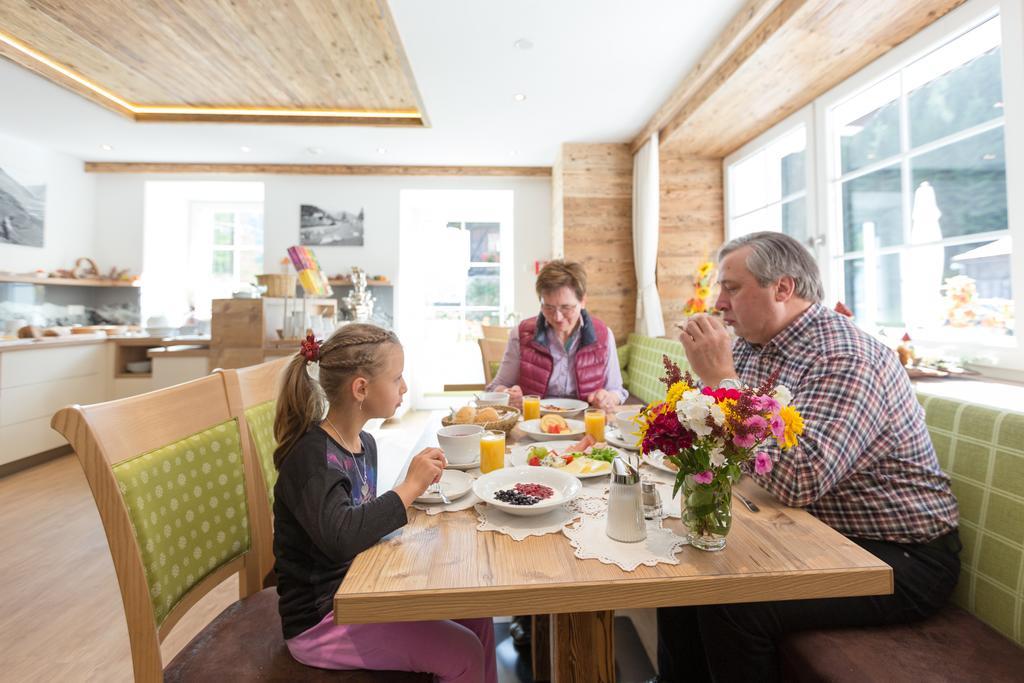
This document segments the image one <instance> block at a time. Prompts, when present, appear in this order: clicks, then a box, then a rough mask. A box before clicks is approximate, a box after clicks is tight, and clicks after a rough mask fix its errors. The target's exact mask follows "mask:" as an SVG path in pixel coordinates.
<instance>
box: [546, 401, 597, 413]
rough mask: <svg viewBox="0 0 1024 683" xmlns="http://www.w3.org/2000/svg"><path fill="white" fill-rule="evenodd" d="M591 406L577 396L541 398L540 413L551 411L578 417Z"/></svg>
mask: <svg viewBox="0 0 1024 683" xmlns="http://www.w3.org/2000/svg"><path fill="white" fill-rule="evenodd" d="M589 407H590V404H589V403H587V402H586V401H580V400H578V399H575V398H542V399H541V400H540V414H541V415H548V414H549V413H551V414H555V415H561V416H562V417H576V416H577V415H579V414H580V413H582V412H583V411H584V410H586V409H587V408H589Z"/></svg>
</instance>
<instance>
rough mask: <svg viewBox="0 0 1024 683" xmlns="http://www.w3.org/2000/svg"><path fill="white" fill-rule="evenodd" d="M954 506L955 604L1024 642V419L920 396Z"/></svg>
mask: <svg viewBox="0 0 1024 683" xmlns="http://www.w3.org/2000/svg"><path fill="white" fill-rule="evenodd" d="M918 400H919V401H921V404H922V405H923V406H924V409H925V420H926V422H927V424H928V432H929V433H930V434H931V438H932V443H933V444H935V452H936V454H938V457H939V463H940V464H941V465H942V469H943V470H945V471H946V472H947V473H948V474H949V476H950V477H951V478H952V480H953V483H952V486H953V493H955V494H956V497H957V500H958V501H959V503H960V538H961V540H962V541H963V544H964V550H963V553H962V554H961V556H960V559H961V574H960V583H959V584H958V585H957V589H956V593H955V594H954V596H953V600H954V602H956V603H957V604H958V605H960V606H961V607H963V608H964V609H966V610H968V611H969V612H972V613H973V614H974V615H975V616H977V617H978V618H979V619H981V620H982V621H984V622H985V623H987V624H989V625H990V626H992V627H994V628H996V629H997V630H999V631H1001V632H1002V633H1004V634H1005V635H1006V636H1008V637H1009V638H1012V639H1013V640H1015V641H1016V642H1017V643H1019V644H1021V645H1024V414H1021V413H1015V412H1008V411H1001V410H995V409H992V408H986V407H984V406H979V405H974V404H970V403H963V402H961V401H955V400H950V399H944V398H937V397H934V396H925V395H920V394H919V395H918Z"/></svg>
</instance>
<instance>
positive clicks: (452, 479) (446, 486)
mask: <svg viewBox="0 0 1024 683" xmlns="http://www.w3.org/2000/svg"><path fill="white" fill-rule="evenodd" d="M440 483H441V490H442V491H444V494H445V495H446V496H448V499H449V500H455V499H456V498H461V497H462V496H464V495H466V494H467V493H469V492H470V490H471V489H472V488H473V477H471V476H469V475H468V474H466V473H465V472H457V471H455V472H453V471H450V470H445V472H444V473H443V474H442V475H441V482H440ZM416 502H417V503H443V502H444V501H442V500H441V496H440V494H438V493H434V492H431V490H430V489H429V488H428V489H427V490H426V491H424V492H423V495H422V496H420V497H419V498H417V499H416Z"/></svg>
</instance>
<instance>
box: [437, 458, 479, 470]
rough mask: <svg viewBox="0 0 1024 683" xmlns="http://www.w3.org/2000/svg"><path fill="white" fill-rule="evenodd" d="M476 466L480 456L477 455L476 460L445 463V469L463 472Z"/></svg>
mask: <svg viewBox="0 0 1024 683" xmlns="http://www.w3.org/2000/svg"><path fill="white" fill-rule="evenodd" d="M478 467H480V456H477V458H476V460H474V461H473V462H463V463H454V462H450V463H448V464H447V465H445V469H446V470H461V471H463V472H466V471H468V470H472V469H476V468H478Z"/></svg>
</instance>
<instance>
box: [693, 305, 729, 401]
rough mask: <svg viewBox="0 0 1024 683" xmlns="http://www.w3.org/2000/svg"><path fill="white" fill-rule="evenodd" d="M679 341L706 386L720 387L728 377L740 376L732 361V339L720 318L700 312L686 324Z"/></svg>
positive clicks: (694, 370)
mask: <svg viewBox="0 0 1024 683" xmlns="http://www.w3.org/2000/svg"><path fill="white" fill-rule="evenodd" d="M682 330H683V331H682V332H681V333H680V335H679V341H681V342H682V343H683V349H685V350H686V360H687V361H689V363H690V368H691V369H692V370H693V372H695V373H697V376H698V377H700V380H701V382H703V383H704V385H705V386H709V387H717V386H718V385H719V383H720V382H721V381H722V380H723V379H726V378H733V379H735V378H736V366H734V365H733V363H732V339H731V338H730V337H729V332H728V330H726V329H725V325H723V324H722V321H721V320H719V319H718V318H713V317H711V316H709V315H704V314H698V315H695V316H693V317H692V318H690V319H689V320H688V321H686V323H685V325H682Z"/></svg>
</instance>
